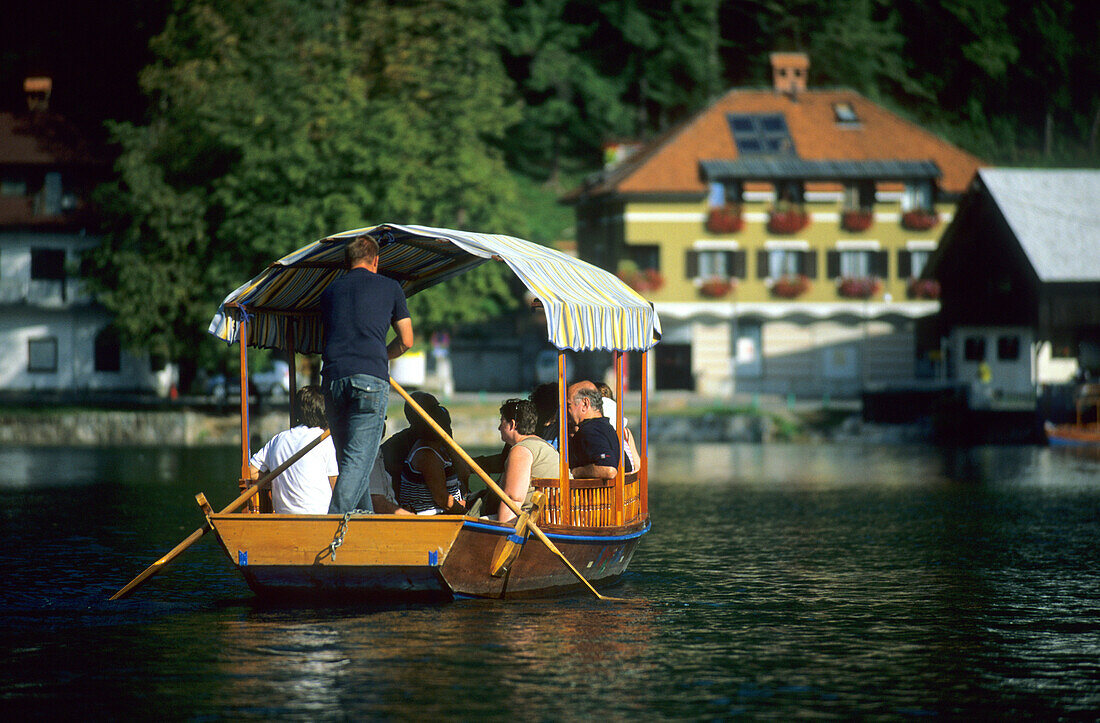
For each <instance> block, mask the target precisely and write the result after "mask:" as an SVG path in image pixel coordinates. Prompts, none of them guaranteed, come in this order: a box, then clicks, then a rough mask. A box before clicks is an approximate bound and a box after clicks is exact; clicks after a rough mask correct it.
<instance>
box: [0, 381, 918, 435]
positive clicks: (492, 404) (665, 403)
mask: <svg viewBox="0 0 1100 723" xmlns="http://www.w3.org/2000/svg"><path fill="white" fill-rule="evenodd" d="M769 401H770V403H761V402H760V400H757V399H746V400H736V401H735V402H734V403H731V402H730V401H729V400H716V399H709V398H703V397H697V396H694V395H669V396H668V397H667V398H663V399H660V400H653V399H651V404H650V418H649V439H650V441H651V442H656V443H673V442H750V443H771V442H811V443H812V442H826V441H882V442H922V441H928V437H927V430H925V429H923V425H920V424H916V425H870V424H867V423H864V422H863V421H862V418H861V410H860V405H859V403H858V402H856V401H849V402H842V403H836V402H833V403H832V404H830V403H829V402H828V401H826V402H825V403H822V402H821V400H816V401H814V400H806V401H803V402H800V403H799V404H797V405H794V404H790V403H779V402H778V401H776V400H769ZM444 404H445V405H446V406H447V407H448V409H449V410H450V412H451V416H452V420H453V426H454V429H455V431H456V434H455V437H456V439H457V440H458V441H459V442H460V443H461V444H463V445H467V446H482V447H491V446H495V445H498V444H500V437H499V434H498V432H497V422H498V418H497V402H496V401H489V399H488V398H487V397H486V395H482V394H471V395H464V396H463V397H462V398H453V399H451V400H449V401H445V402H444ZM637 408H638V404H637V402H636V401H634V403H632V400H631V399H630V398H629V397H628V398H627V406H626V409H627V419H628V421H629V425H630V427H631V429H632V430H633V431H634V433H635V435H637V433H638V428H637V422H638V418H637ZM632 411H633V413H631V412H632ZM387 419H388V425H387V429H386V436H389V435H390V434H393V433H394V432H397V431H399V430H401V429H403V428H405V427H406V426H407V422H406V421H405V417H404V413H403V409H402V405H400V404H395V403H393V402H392V400H391V404H390V407H389V409H388V414H387ZM287 424H288V420H287V407H286V405H285V404H282V405H272V404H265V405H264V407H263V408H262V409H261V410H260V413H259V414H254V415H253V417H252V419H251V423H250V425H249V436H250V438H251V446H252V447H257V446H258V445H261V444H262V443H263V442H264V441H266V440H267V439H269V438H270V437H271V436H272V435H274V434H275V433H277V432H280V431H282V430H284V429H286V427H287ZM240 435H241V424H240V418H239V416H238V415H237V414H236V412H235V411H234V412H223V411H220V410H217V411H215V410H212V409H209V408H202V407H200V406H198V405H191V404H187V403H178V404H176V405H174V406H173V407H172V408H163V407H162V408H150V409H118V408H115V409H97V408H73V407H68V408H49V407H36V408H18V407H8V408H4V409H0V444H3V445H8V446H39V447H43V446H164V445H171V446H183V447H216V446H236V445H239V444H240Z"/></svg>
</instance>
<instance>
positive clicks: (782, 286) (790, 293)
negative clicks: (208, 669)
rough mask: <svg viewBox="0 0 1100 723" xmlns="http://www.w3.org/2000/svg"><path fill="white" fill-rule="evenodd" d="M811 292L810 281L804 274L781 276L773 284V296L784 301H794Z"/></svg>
mask: <svg viewBox="0 0 1100 723" xmlns="http://www.w3.org/2000/svg"><path fill="white" fill-rule="evenodd" d="M809 290H810V280H809V279H808V278H806V277H805V276H804V275H802V274H788V275H786V276H780V277H779V278H778V279H776V280H775V281H774V282H773V283H772V294H773V295H774V296H778V297H780V298H782V299H794V298H797V297H799V296H802V295H803V294H805V293H806V292H807V291H809Z"/></svg>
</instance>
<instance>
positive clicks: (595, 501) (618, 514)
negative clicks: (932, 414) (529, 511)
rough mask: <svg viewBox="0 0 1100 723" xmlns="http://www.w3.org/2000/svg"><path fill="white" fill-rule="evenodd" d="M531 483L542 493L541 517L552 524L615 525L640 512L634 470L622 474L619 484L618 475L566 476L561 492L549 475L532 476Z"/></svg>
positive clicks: (640, 502) (638, 517) (632, 520)
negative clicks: (624, 474) (543, 497)
mask: <svg viewBox="0 0 1100 723" xmlns="http://www.w3.org/2000/svg"><path fill="white" fill-rule="evenodd" d="M531 486H532V487H534V488H535V489H537V490H539V491H541V492H543V493H544V494H545V495H546V508H545V510H544V512H543V515H542V519H543V521H544V522H547V523H549V524H552V525H566V526H574V527H618V526H621V525H627V524H630V523H632V522H636V521H637V520H639V519H640V518H641V517H642V515H643V512H642V498H641V486H640V485H639V483H638V475H637V474H636V473H631V474H628V475H626V476H625V478H624V479H623V482H622V484H619V480H618V479H569V480H567V481H566V485H565V494H564V495H563V494H562V485H561V484H560V482H559V481H558V480H556V479H553V478H542V477H539V478H535V479H532V480H531ZM566 501H567V502H568V503H567V504H566Z"/></svg>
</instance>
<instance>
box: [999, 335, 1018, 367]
mask: <svg viewBox="0 0 1100 723" xmlns="http://www.w3.org/2000/svg"><path fill="white" fill-rule="evenodd" d="M997 358H998V359H999V360H1001V361H1015V360H1017V359H1019V358H1020V337H1018V336H999V337H997Z"/></svg>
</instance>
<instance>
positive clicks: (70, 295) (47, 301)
mask: <svg viewBox="0 0 1100 723" xmlns="http://www.w3.org/2000/svg"><path fill="white" fill-rule="evenodd" d="M91 300H92V295H91V294H90V293H88V290H87V287H86V284H85V283H84V282H83V280H81V279H66V280H64V281H62V280H60V279H0V304H28V305H30V306H38V307H42V308H54V309H56V308H62V307H65V306H69V305H71V304H86V303H88V302H90V301H91Z"/></svg>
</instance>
